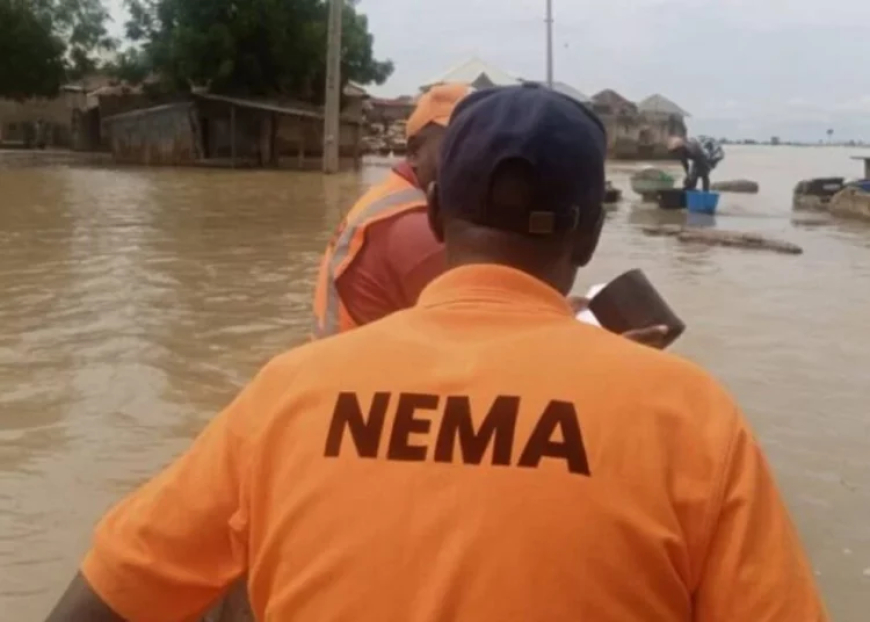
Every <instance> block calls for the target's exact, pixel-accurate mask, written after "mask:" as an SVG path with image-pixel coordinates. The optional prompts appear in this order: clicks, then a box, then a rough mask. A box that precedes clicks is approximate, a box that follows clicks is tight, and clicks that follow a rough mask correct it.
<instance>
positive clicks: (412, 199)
mask: <svg viewBox="0 0 870 622" xmlns="http://www.w3.org/2000/svg"><path fill="white" fill-rule="evenodd" d="M425 207H426V194H425V193H424V192H423V191H422V190H420V189H419V188H417V187H416V186H414V185H413V184H412V183H411V182H409V181H408V180H406V179H405V178H403V177H401V176H400V175H397V174H396V173H394V172H392V171H391V172H390V175H389V176H388V177H387V179H386V180H384V182H383V183H381V184H378V185H377V186H374V187H373V188H371V189H370V190H369V191H368V192H366V193H365V194H364V195H363V196H362V198H361V199H360V200H359V201H357V202H356V204H355V205H354V206H353V207H352V208H351V210H350V211H349V212H348V213H347V216H345V217H344V218H343V219H342V221H341V222H340V223H339V225H338V228H337V229H336V230H335V233H334V234H333V236H332V239H331V240H330V242H329V244H328V245H327V247H326V252H325V253H324V255H323V259H322V261H321V262H320V272H319V274H318V276H317V286H316V289H315V290H314V322H313V331H312V332H313V335H312V337H313V338H314V339H321V338H323V337H328V336H330V335H336V334H338V333H341V332H344V331H346V330H350V329H352V328H355V327H356V322H355V321H354V320H353V318H351V316H350V314H349V313H348V312H347V309H346V308H345V306H344V304H343V303H342V301H341V297H340V296H339V294H338V289H337V288H336V286H335V283H336V281H337V280H338V279H339V277H341V275H342V274H344V272H345V270H347V268H348V266H350V265H351V264H352V263H353V261H354V259H356V256H357V254H359V252H360V251H361V250H362V248H363V245H364V244H365V239H366V230H367V229H368V228H369V227H370V226H371V225H373V224H374V223H376V222H381V221H383V220H386V219H387V218H394V217H396V216H398V215H399V214H403V213H405V212H407V211H410V210H414V209H423V208H425Z"/></svg>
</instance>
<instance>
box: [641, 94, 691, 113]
mask: <svg viewBox="0 0 870 622" xmlns="http://www.w3.org/2000/svg"><path fill="white" fill-rule="evenodd" d="M637 107H638V109H639V110H641V111H642V112H659V113H662V114H673V115H678V116H681V117H688V116H691V115H690V114H689V113H688V112H686V111H685V110H683V109H682V108H680V107H679V106H678V105H676V104H675V103H674V102H672V101H671V100H669V99H668V98H667V97H665V96H663V95H659V94H658V93H656V94H655V95H650V96H649V97H647V98H646V99H645V100H643V101H642V102H640V103H639V104H638V105H637Z"/></svg>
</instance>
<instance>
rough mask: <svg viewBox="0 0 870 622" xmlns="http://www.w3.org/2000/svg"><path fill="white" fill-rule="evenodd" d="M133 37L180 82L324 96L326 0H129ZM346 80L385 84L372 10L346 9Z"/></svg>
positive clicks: (385, 66) (386, 69) (230, 90)
mask: <svg viewBox="0 0 870 622" xmlns="http://www.w3.org/2000/svg"><path fill="white" fill-rule="evenodd" d="M127 5H128V8H129V10H130V15H131V19H130V21H129V22H128V23H127V36H128V37H129V38H130V39H131V40H132V41H134V42H137V43H139V44H141V45H142V50H143V53H144V54H145V55H146V57H147V58H148V60H149V62H150V64H151V67H152V68H153V70H154V71H155V73H157V74H159V75H160V76H162V77H163V78H164V79H165V80H167V81H168V82H169V84H171V85H172V86H173V87H174V88H182V89H186V88H190V87H191V86H192V85H204V86H208V87H210V89H211V90H212V91H214V92H219V93H225V94H238V95H286V96H291V97H295V98H299V99H303V100H306V101H312V102H315V103H321V102H322V99H323V92H324V84H325V66H326V24H327V12H328V7H327V4H326V2H325V1H324V0H127ZM343 28H344V32H343V33H342V34H343V37H342V39H343V42H342V80H343V82H344V83H346V82H347V81H348V80H354V81H357V82H360V83H363V84H368V83H371V82H375V83H378V84H380V83H383V82H384V81H385V80H386V79H387V78H388V77H389V75H390V74H391V73H392V70H393V65H392V63H391V62H390V61H385V62H381V61H377V60H375V59H374V57H373V53H372V40H373V38H372V35H371V34H370V33H369V31H368V21H367V19H366V17H365V15H362V14H360V13H357V11H356V7H355V2H350V3H348V6H346V7H345V10H344V21H343Z"/></svg>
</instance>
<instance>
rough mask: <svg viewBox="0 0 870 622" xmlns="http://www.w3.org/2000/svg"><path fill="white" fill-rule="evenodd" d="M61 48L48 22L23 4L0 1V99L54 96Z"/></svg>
mask: <svg viewBox="0 0 870 622" xmlns="http://www.w3.org/2000/svg"><path fill="white" fill-rule="evenodd" d="M64 47H65V46H64V43H63V41H62V40H61V39H60V38H58V37H57V36H56V35H55V34H54V32H53V31H52V22H51V20H50V19H47V18H46V17H45V16H44V15H39V14H37V13H36V12H35V11H34V10H33V8H32V6H31V4H30V3H29V2H27V0H0V97H4V98H9V99H15V100H23V99H27V98H28V97H34V96H39V97H51V96H52V95H55V94H57V91H58V89H59V88H60V85H61V83H62V82H63V79H64V62H63V54H64Z"/></svg>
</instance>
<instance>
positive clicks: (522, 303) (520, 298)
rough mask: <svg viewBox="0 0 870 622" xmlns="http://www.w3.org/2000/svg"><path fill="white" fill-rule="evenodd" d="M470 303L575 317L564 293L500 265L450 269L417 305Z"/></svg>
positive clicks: (421, 297)
mask: <svg viewBox="0 0 870 622" xmlns="http://www.w3.org/2000/svg"><path fill="white" fill-rule="evenodd" d="M469 302H471V303H483V304H493V303H494V304H496V305H499V304H505V305H509V306H511V307H513V308H517V307H524V308H526V309H530V310H535V311H538V312H545V313H553V314H557V315H568V316H572V315H573V311H572V310H571V305H570V304H569V302H568V300H567V299H566V298H565V296H563V295H562V294H561V293H559V292H558V291H556V290H555V289H553V288H552V287H550V286H549V285H547V284H546V283H544V282H543V281H539V280H538V279H536V278H534V277H533V276H531V275H529V274H526V273H525V272H521V271H520V270H515V269H514V268H508V267H507V266H501V265H497V264H475V265H469V266H462V267H459V268H453V269H451V270H448V271H447V272H445V273H444V274H442V275H441V276H439V277H438V278H437V279H435V280H434V281H432V282H431V283H430V284H429V285H428V286H427V287H426V289H424V290H423V292H422V293H421V294H420V299H419V301H418V303H417V304H418V306H421V307H442V306H449V305H452V304H456V303H461V304H466V303H469Z"/></svg>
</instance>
